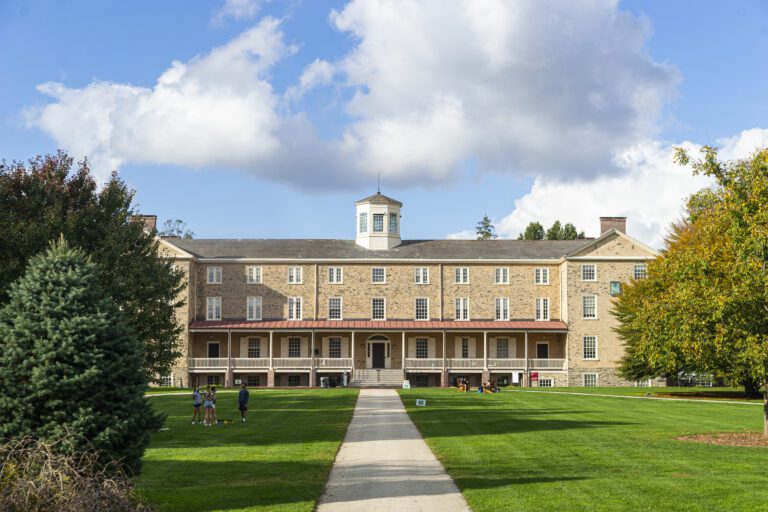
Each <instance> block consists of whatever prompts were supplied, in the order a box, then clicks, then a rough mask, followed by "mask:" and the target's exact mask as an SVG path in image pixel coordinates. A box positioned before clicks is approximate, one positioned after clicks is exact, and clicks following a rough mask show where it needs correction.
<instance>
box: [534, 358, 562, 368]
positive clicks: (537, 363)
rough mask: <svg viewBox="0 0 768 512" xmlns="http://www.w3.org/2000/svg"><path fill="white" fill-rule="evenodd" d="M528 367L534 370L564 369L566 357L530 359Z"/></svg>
mask: <svg viewBox="0 0 768 512" xmlns="http://www.w3.org/2000/svg"><path fill="white" fill-rule="evenodd" d="M528 367H529V368H531V369H533V370H564V369H565V359H529V360H528Z"/></svg>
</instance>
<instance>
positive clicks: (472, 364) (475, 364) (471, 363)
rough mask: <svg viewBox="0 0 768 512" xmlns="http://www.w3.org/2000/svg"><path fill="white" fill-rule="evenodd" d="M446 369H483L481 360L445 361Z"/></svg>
mask: <svg viewBox="0 0 768 512" xmlns="http://www.w3.org/2000/svg"><path fill="white" fill-rule="evenodd" d="M445 366H446V367H447V368H479V369H481V370H482V369H483V360H482V359H446V360H445Z"/></svg>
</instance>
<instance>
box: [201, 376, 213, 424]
mask: <svg viewBox="0 0 768 512" xmlns="http://www.w3.org/2000/svg"><path fill="white" fill-rule="evenodd" d="M203 409H204V410H205V420H204V421H203V425H205V426H206V427H210V426H211V417H212V416H213V394H212V393H211V386H210V385H209V386H208V387H207V388H205V393H204V394H203Z"/></svg>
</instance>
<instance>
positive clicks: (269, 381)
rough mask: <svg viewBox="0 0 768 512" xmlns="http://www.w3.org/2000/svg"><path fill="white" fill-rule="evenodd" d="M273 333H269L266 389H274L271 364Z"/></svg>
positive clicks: (273, 370)
mask: <svg viewBox="0 0 768 512" xmlns="http://www.w3.org/2000/svg"><path fill="white" fill-rule="evenodd" d="M273 333H274V332H273V331H269V370H267V387H269V388H273V387H275V367H274V365H273V362H272V356H273V353H272V352H273V351H272V334H273Z"/></svg>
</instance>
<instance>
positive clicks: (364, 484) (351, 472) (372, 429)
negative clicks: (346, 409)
mask: <svg viewBox="0 0 768 512" xmlns="http://www.w3.org/2000/svg"><path fill="white" fill-rule="evenodd" d="M317 510H318V511H320V512H330V511H334V512H335V511H342V512H345V511H358V510H359V511H366V512H371V511H376V512H380V511H421V510H423V511H429V512H435V511H451V512H453V511H469V510H470V508H469V507H468V506H467V503H466V501H464V497H463V496H462V495H461V492H460V491H459V489H458V488H457V487H456V484H454V483H453V480H451V478H450V477H449V476H448V474H447V473H446V472H445V469H444V468H443V465H442V464H440V462H438V460H437V459H436V458H435V456H434V455H433V454H432V452H431V451H430V449H429V448H428V447H427V443H425V442H424V439H423V438H422V437H421V435H420V434H419V431H418V430H416V426H415V425H414V424H413V422H412V421H411V419H410V418H409V417H408V414H407V413H406V412H405V408H404V407H403V404H402V402H401V401H400V397H399V396H398V394H397V392H396V391H395V390H392V389H362V390H360V396H359V398H358V399H357V406H356V407H355V414H354V416H353V417H352V422H351V423H350V425H349V429H348V430H347V435H346V437H345V438H344V443H343V444H342V445H341V449H340V450H339V453H338V455H337V456H336V462H335V463H334V464H333V469H332V470H331V476H330V478H329V479H328V485H327V486H326V488H325V494H323V496H322V497H321V498H320V501H319V503H318V507H317Z"/></svg>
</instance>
